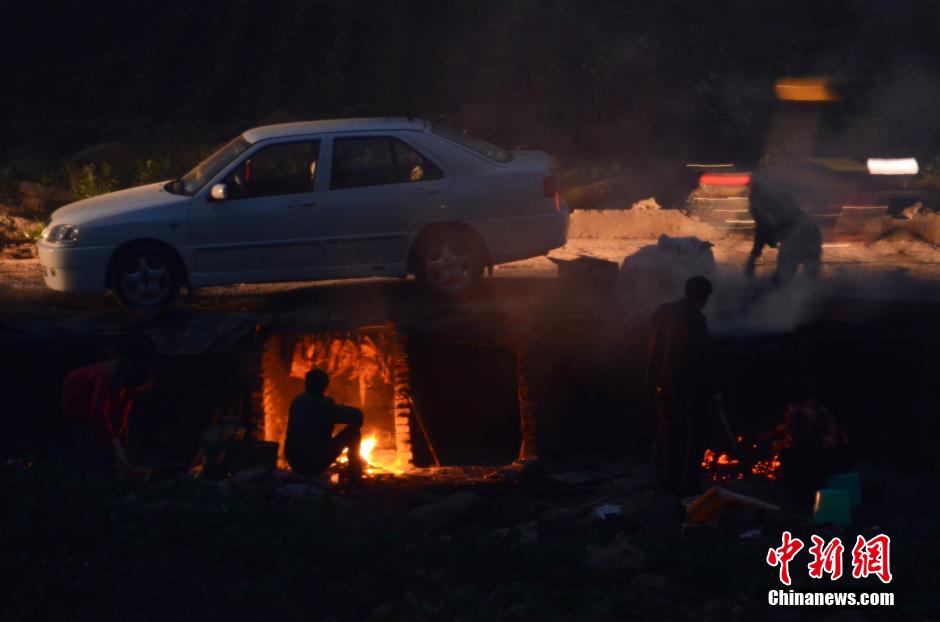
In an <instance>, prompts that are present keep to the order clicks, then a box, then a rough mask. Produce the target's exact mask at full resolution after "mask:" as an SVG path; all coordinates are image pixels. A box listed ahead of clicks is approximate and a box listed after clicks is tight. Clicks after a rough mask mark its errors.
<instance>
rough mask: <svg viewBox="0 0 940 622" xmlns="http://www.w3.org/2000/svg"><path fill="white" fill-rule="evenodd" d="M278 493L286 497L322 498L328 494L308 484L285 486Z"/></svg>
mask: <svg viewBox="0 0 940 622" xmlns="http://www.w3.org/2000/svg"><path fill="white" fill-rule="evenodd" d="M277 492H278V494H280V495H283V496H285V497H322V496H323V495H324V494H326V493H324V491H323V489H322V488H319V487H317V486H310V485H308V484H285V485H284V486H281V487H280V488H278V489H277Z"/></svg>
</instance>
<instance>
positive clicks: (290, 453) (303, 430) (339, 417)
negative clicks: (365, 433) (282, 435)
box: [284, 369, 362, 482]
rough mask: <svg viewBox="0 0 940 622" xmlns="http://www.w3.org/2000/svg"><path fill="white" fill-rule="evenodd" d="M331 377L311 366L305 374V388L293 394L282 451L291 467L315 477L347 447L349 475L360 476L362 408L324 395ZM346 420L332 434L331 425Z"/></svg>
mask: <svg viewBox="0 0 940 622" xmlns="http://www.w3.org/2000/svg"><path fill="white" fill-rule="evenodd" d="M329 384H330V377H329V376H328V375H327V374H326V372H324V371H323V370H321V369H313V370H311V371H310V372H308V373H307V376H306V378H305V385H306V386H305V390H304V392H303V393H301V394H300V395H298V396H297V397H295V398H294V401H293V402H291V405H290V416H289V418H288V420H287V438H286V440H285V441H284V455H285V457H286V458H287V462H288V464H290V468H291V469H292V470H293V471H295V472H297V473H300V474H301V475H308V476H311V477H316V476H317V475H320V474H321V473H323V472H324V471H326V470H327V469H328V468H329V466H330V465H331V464H333V463H334V462H335V461H336V459H337V458H339V456H340V454H342V453H343V450H344V449H346V450H348V453H347V455H348V457H349V463H348V471H347V475H348V479H349V481H350V482H357V481H359V480H360V479H361V478H362V459H361V458H360V457H359V444H360V442H361V441H362V434H361V432H360V430H361V428H362V411H360V410H359V409H358V408H353V407H351V406H344V405H342V404H337V403H336V402H334V401H333V399H332V398H329V397H327V396H326V395H325V393H326V387H327V386H328V385H329ZM337 424H345V425H346V427H344V428H343V429H342V430H340V431H339V432H338V433H337V434H336V435H335V436H334V435H333V426H335V425H337Z"/></svg>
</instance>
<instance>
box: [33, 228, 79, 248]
mask: <svg viewBox="0 0 940 622" xmlns="http://www.w3.org/2000/svg"><path fill="white" fill-rule="evenodd" d="M42 239H43V240H45V241H46V242H51V243H53V244H74V243H75V242H78V225H49V226H48V227H46V228H45V229H43V230H42Z"/></svg>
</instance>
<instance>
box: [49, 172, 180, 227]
mask: <svg viewBox="0 0 940 622" xmlns="http://www.w3.org/2000/svg"><path fill="white" fill-rule="evenodd" d="M165 185H166V182H165V181H161V182H158V183H155V184H148V185H146V186H138V187H136V188H128V189H127V190H119V191H117V192H109V193H108V194H102V195H99V196H96V197H91V198H89V199H83V200H81V201H76V202H75V203H69V204H68V205H66V206H64V207H60V208H59V209H57V210H56V211H54V212H53V213H52V222H53V223H63V224H69V225H82V224H85V223H90V222H93V221H96V220H101V219H103V218H108V217H112V216H117V215H121V214H127V213H130V212H136V211H140V210H144V209H148V208H154V207H164V206H169V205H175V204H180V203H186V202H187V201H189V200H190V197H188V196H181V195H178V194H172V193H170V192H167V191H166V190H165V189H164V186H165Z"/></svg>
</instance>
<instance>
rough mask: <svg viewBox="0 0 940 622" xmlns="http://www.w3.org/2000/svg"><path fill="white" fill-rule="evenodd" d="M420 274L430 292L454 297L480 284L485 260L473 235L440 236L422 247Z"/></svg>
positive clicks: (422, 281)
mask: <svg viewBox="0 0 940 622" xmlns="http://www.w3.org/2000/svg"><path fill="white" fill-rule="evenodd" d="M416 276H417V278H418V281H419V282H420V283H421V284H422V286H424V287H425V288H426V289H427V290H429V291H430V292H432V293H435V294H439V295H444V296H454V295H457V294H461V293H464V292H467V291H469V290H471V289H472V288H473V287H474V286H475V285H476V284H477V283H479V281H480V279H481V277H482V276H483V259H482V256H481V253H480V251H479V249H478V248H476V245H475V244H473V241H472V240H471V239H470V236H467V235H461V234H458V233H453V234H441V235H436V236H434V237H433V238H432V239H431V240H429V241H428V242H427V243H425V244H424V245H423V247H422V249H421V252H420V255H419V261H418V266H417V270H416Z"/></svg>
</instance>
